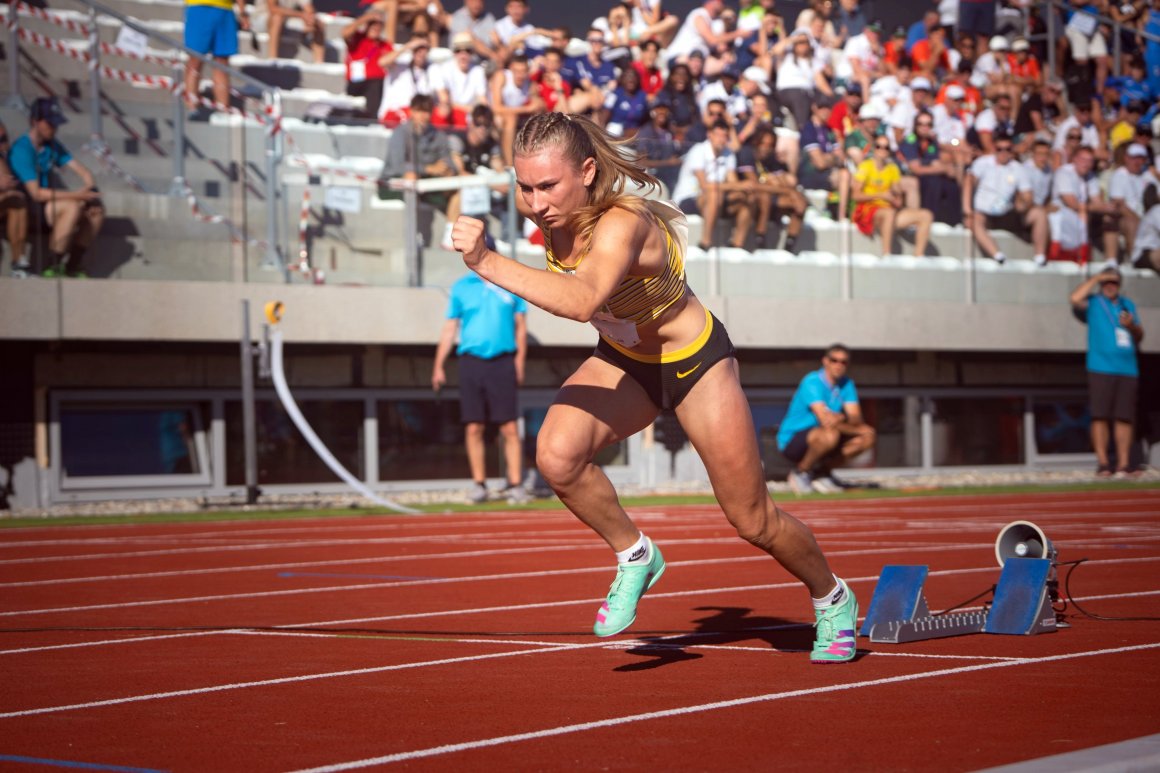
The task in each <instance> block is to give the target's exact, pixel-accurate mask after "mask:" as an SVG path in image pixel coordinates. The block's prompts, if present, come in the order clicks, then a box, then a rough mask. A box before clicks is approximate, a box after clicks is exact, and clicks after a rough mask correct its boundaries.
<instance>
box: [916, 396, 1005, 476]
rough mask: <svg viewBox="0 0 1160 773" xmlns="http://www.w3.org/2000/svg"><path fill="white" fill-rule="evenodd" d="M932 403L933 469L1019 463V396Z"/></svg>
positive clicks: (943, 399)
mask: <svg viewBox="0 0 1160 773" xmlns="http://www.w3.org/2000/svg"><path fill="white" fill-rule="evenodd" d="M933 402H934V413H933V426H932V438H931V444H932V452H933V453H932V460H933V462H934V465H935V466H936V467H956V466H962V465H987V464H1023V462H1024V450H1023V444H1024V437H1023V407H1024V400H1023V398H1022V397H984V398H978V397H939V398H936V399H935V400H934V401H933Z"/></svg>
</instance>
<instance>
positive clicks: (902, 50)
mask: <svg viewBox="0 0 1160 773" xmlns="http://www.w3.org/2000/svg"><path fill="white" fill-rule="evenodd" d="M905 56H906V27H895V28H894V34H893V35H891V36H890V40H888V41H886V44H885V45H883V46H882V63H883V64H884V65H885V67H886V72H887V73H889V74H890V75H894V74H895V73H897V72H898V66H899V65H900V64H902V59H903V57H905Z"/></svg>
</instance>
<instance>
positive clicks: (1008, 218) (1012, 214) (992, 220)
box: [985, 209, 1031, 234]
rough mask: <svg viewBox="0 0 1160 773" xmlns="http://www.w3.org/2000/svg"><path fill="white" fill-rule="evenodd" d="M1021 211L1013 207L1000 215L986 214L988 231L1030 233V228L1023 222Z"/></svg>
mask: <svg viewBox="0 0 1160 773" xmlns="http://www.w3.org/2000/svg"><path fill="white" fill-rule="evenodd" d="M1023 217H1024V216H1023V213H1022V212H1017V211H1016V210H1014V209H1011V210H1008V211H1007V212H1005V213H1004V214H1002V215H986V216H985V220H986V223H987V230H988V231H1007V232H1008V233H1013V234H1024V233H1030V232H1031V229H1030V228H1029V227H1028V226H1027V224H1026V223H1024V222H1023Z"/></svg>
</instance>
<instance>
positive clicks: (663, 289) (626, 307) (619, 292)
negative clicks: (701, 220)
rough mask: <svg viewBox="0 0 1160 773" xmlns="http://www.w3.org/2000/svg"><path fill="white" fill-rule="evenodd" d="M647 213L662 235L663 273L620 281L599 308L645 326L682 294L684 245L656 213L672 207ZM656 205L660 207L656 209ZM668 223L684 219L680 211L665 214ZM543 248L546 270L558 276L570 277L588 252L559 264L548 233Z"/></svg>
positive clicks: (653, 206) (651, 202) (650, 210)
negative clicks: (679, 218)
mask: <svg viewBox="0 0 1160 773" xmlns="http://www.w3.org/2000/svg"><path fill="white" fill-rule="evenodd" d="M648 204H649V205H650V206H649V213H650V214H651V215H652V216H653V217H654V218H655V219H656V221H657V224H658V225H660V227H661V230H662V231H664V234H665V269H664V271H662V272H661V273H660V274H658V275H656V276H633V275H632V274H629V275H627V276H625V277H624V279H622V280H620V285H619V286H618V287H617V288H616V290H615V292H613V293H612V297H610V298H609V299H608V301H607V303H605V305H604V306H603V307H602V308H601V311H603V312H605V313H607V314H610V315H612V316H613V317H615V318H616V319H620V320H624V321H626V322H632V323H633V324H636V325H644V324H648V323H649V322H652V321H653V320H655V319H656V318H657V317H659V316H660V315H661V314H663V313H664V311H665V309H667V308H669V307H670V306H672V305H673V304H674V303H676V302H677V301H678V300H680V298H681V296H682V295H684V292H685V254H684V252H685V244H684V240H683V239H681V238H680V236H679V235H677V234H674V233H673V229H672V228H671V227H670V226H669V223H668V222H667V221H666V218H665V217H662V216H661V214H660V213H658V211H657V210H658V208H659V207H665V208H666V210H673V209H675V208H674V207H672V205H669V204H664V203H663V202H658V201H651V200H650V201H649V202H648ZM658 205H659V206H658ZM665 214H666V215H668V216H669V218H670V219H671V218H672V217H673V215H676V216H677V217H682V218H683V216H682V215H681V214H680V211H679V210H677V211H676V212H673V213H670V212H667V211H666V212H665ZM544 246H545V249H546V251H547V257H548V270H549V271H554V272H556V273H558V274H570V273H572V272H574V271H575V270H576V268H577V267H578V266H579V265H580V262H581V261H583V260H584V258H585V257H587V252H585V254H584V255H581V256H580V257H579V258H577V259H576V262H575V263H572V264H571V265H568V264H564V263H561V262H560V261H559V260H557V259H556V256H555V255H554V254H553V253H552V238H551V233H550V232H549V231H548V230H545V231H544Z"/></svg>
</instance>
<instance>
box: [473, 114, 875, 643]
mask: <svg viewBox="0 0 1160 773" xmlns="http://www.w3.org/2000/svg"><path fill="white" fill-rule="evenodd" d="M515 167H516V181H517V184H518V185H519V191H520V196H521V198H522V203H523V205H524V209H525V211H526V212H527V213H528V214H529V216H530V217H531V218H532V219H534V221H535V222H536V224H537V225H539V227H540V229H541V230H542V231H543V233H544V239H545V244H546V245H547V259H548V270H547V271H543V270H540V269H535V268H531V267H529V266H525V265H522V264H521V263H519V262H517V261H515V260H511V259H510V258H506V257H503V256H502V255H499V254H497V253H495V252H493V251H491V250H488V249H487V247H486V246H485V245H484V229H483V223H481V222H480V221H478V220H474V219H472V218H468V217H460V218H459V219H458V221H456V223H455V226H454V229H453V232H452V241H453V242H454V245H455V249H456V250H458V251H459V252H461V253H462V254H463V261H464V263H466V264H467V266H468V268H470V269H472V270H473V271H475V272H476V273H478V274H479V275H480V276H481V277H483V278H484V279H486V280H488V281H489V282H493V283H495V284H496V285H499V286H500V287H502V288H504V289H506V290H509V291H510V292H513V293H515V294H516V295H519V296H520V297H522V298H524V299H525V300H526V301H528V302H529V303H534V304H535V305H537V306H539V307H540V308H542V309H544V310H546V311H548V312H551V313H552V314H555V315H557V316H560V317H566V318H568V319H574V320H577V321H580V322H591V323H592V324H593V325H594V326H595V327H596V329H597V331H598V332H599V334H600V341H599V343H598V344H597V346H596V350H595V351H594V352H593V353H592V356H591V357H589V358H588V359H587V360H586V361H585V362H584V363H583V364H582V365H581V366H580V367H579V369H577V371H576V372H575V373H573V374H572V376H571V377H570V378H568V380H567V381H566V382H565V383H564V385H563V387H561V389H560V392H559V394H557V395H556V399H555V401H554V403H553V404H552V407H551V408H550V409H549V410H548V415H547V417H546V418H545V420H544V424H543V427H542V428H541V430H540V433H539V436H538V439H537V442H536V446H537V453H536V465H537V467H538V468H539V471H540V474H541V475H542V476H543V477H544V479H545V480H546V481H547V482H548V484H549V485H550V486H551V487H552V489H553V490H554V491H555V492H556V494H557V495H559V497H560V499H561V501H563V502H564V504H565V505H567V506H568V509H569V510H571V511H572V512H573V513H574V514H575V515H576V517H577V518H579V519H580V520H581V521H583V522H584V523H585V524H587V525H588V526H589V527H590V528H591V529H592V530H593V531H595V532H596V533H597V534H599V535H600V536H601V537H602V538H603V539H604V541H605V542H607V543H608V545H609V546H610V547H611V548H612V549H613V550H614V551H615V552H616V558H617V562H618V566H617V572H616V580H615V581H614V582H613V583H612V588H611V590H610V591H609V593H608V598H607V600H606V601H605V602H604V604H603V605H602V606H601V607H600V610H599V611H598V612H597V614H596V624H595V626H594V631H595V633H596V635H597V636H612V635H614V634H617V633H620V632H621V631H623V630H624V629H626V628H628V626H630V625H631V624H632V622H633V621H634V620H635V619H636V606H637V602H638V601H639V600H640V597H641V596H642V595H644V593H645V591H647V590H648V589H649V588H650V587H651V586H652V585H653V584H654V583H655V582H656V581H657V580H658V579H659V578H660V576H661V574H662V573H663V572H664V570H665V561H664V558H663V557H662V556H661V551H660V549H659V548H658V547H657V546H656V545H655V544H653V542H652V540H650V539H649V538H648V537H646V536H645V535H644V534H642V533H641V532H640V530H639V529H637V527H636V526H635V525H634V524H633V522H632V521H631V520H630V519H629V517H628V515H627V514H626V513H625V511H624V509H623V508H621V506H620V502H619V500H618V499H617V496H616V491H615V490H614V489H613V487H612V484H611V482H610V481H609V480H608V478H607V477H606V476H605V474H604V472H603V471H602V470H601V469H600V468H599V467H598V466H596V465H595V464H593V463H592V459H593V458H594V457H595V456H596V453H597V452H598V451H600V450H601V449H602V448H604V447H605V446H607V445H609V444H611V443H615V442H618V441H620V440H622V439H624V438H627V437H629V436H631V435H632V434H634V433H636V432H639V431H640V430H642V429H643V428H645V427H647V426H648V425H649V424H650V423H652V421H653V420H654V419H656V417H657V415H658V413H659V412H660V411H661V410H663V409H672V410H673V411H675V412H676V416H677V419H678V420H679V421H680V423H681V426H682V428H684V431H685V433H686V434H687V435H688V437H689V440H690V441H691V442H692V444H693V447H694V448H695V449H696V450H697V452H698V453H699V454H700V455H701V458H702V460H703V461H704V463H705V467H706V468H707V470H708V473H709V479H710V481H711V482H712V484H713V492H714V494H715V495H716V497H717V501H718V502H720V504H721V508H722V509H723V510H724V511H725V516H726V517H727V518H728V519H729V522H730V523H731V524H732V525H733V526H734V527H735V528H736V529H737V533H738V534H739V535H740V536H741V537H742V538H743V539H745V540H747V541H749V542H751V543H752V544H753V545H755V546H757V547H758V548H760V549H761V550H764V551H766V552H767V553H769V554H770V555H771V556H773V557H774V558H775V559H777V561H778V562H780V563H781V565H782V566H784V567H785V568H786V569H787V570H789V572H790V573H791V574H793V575H794V576H795V577H797V578H798V579H799V580H801V581H802V583H804V584H805V586H806V588H807V589H808V590H809V592H810V595H811V597H813V600H814V607H815V615H816V617H817V626H816V627H817V639H816V641H815V643H814V647H813V652H812V653H811V656H810V659H811V660H812V661H813V662H815V663H841V662H846V661H849V660H852V659H853V657H854V653H855V646H854V636H855V631H854V629H855V624H856V621H857V617H858V603H857V601H856V599H855V598H854V594H853V593H852V592H851V591H850V589H849V588H848V587H847V586H846V583H845V582H843V581H842V580H840V579H838V578H837V576H836V575H834V574H833V573H832V572H831V571H830V567H829V565H828V564H827V563H826V559H825V556H823V555H822V551H821V549H820V548H819V547H818V544H817V542H816V541H815V540H814V536H813V534H812V533H811V532H810V530H809V529H808V528H807V527H806V526H805V525H804V524H802V523H801V522H800V521H798V520H797V519H796V518H794V517H793V516H791V515H789V514H788V513H786V512H784V511H783V510H781V509H779V508H778V507H777V506H776V505H775V504H774V503H773V501H772V500H771V499H770V497H769V492H768V490H767V489H766V486H765V480H764V475H763V472H762V468H761V461H760V457H759V455H758V450H757V436H756V434H755V432H754V429H753V418H752V416H751V415H750V412H749V404H748V402H747V401H746V399H745V395H744V393H743V392H742V389H741V381H740V377H739V375H738V365H737V360H736V354H735V352H734V349H733V345H732V343H730V341H729V336H728V334H727V333H726V332H725V328H724V326H722V324H721V323H720V322H719V321H718V320H717V319H716V318H715V317H714V316H713V315H712V314H711V313H709V311H708V310H707V309H706V308H705V307H704V306H702V305H701V302H700V301H699V300H697V296H695V295H694V294H693V292H692V291H691V290H690V289H689V287H688V285H687V284H686V283H685V271H684V257H685V247H686V239H687V231H688V229H687V226H686V224H685V219H684V216H683V215H682V214H681V212H680V211H679V210H677V209H676V208H675V207H673V206H672V205H670V204H667V203H662V202H659V201H653V200H649V199H645V198H642V197H640V196H635V195H631V194H627V193H625V190H624V189H625V186H626V183H627V182H628V181H629V180H631V181H633V182H634V183H636V184H638V185H643V186H653V187H655V186H656V185H657V181H656V179H654V178H653V177H652V176H651V175H649V174H647V173H646V172H645V171H644V170H643V169H641V168H640V167H638V166H636V164H634V163H633V162H632V161H630V160H629V159H627V158H626V157H625V156H624V155H623V154H622V153H621V152H620V151H619V150H618V149H617V146H616V145H614V144H613V143H612V142H611V141H610V140H609V139H608V136H607V135H606V134H605V133H604V131H603V130H602V129H600V128H599V127H598V126H597V125H596V124H595V123H593V122H591V121H589V120H587V119H585V118H582V117H579V116H574V115H567V114H564V113H543V114H540V115H536V116H533V117H532V118H531V119H530V120H528V122H527V123H526V124H525V125H524V126H523V128H522V129H521V130H520V132H519V135H518V136H517V137H516V141H515Z"/></svg>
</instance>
